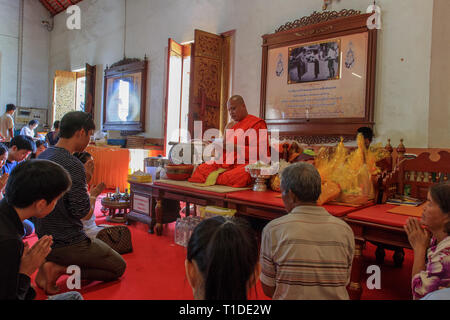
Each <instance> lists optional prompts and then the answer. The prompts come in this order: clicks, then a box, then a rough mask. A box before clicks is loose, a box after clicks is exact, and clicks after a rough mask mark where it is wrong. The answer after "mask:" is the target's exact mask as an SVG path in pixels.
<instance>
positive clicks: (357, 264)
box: [347, 239, 365, 300]
mask: <svg viewBox="0 0 450 320" xmlns="http://www.w3.org/2000/svg"><path fill="white" fill-rule="evenodd" d="M364 245H365V242H364V241H363V240H357V239H355V254H354V256H353V264H352V273H351V276H350V284H349V285H348V288H347V290H348V293H349V296H350V299H352V300H361V295H362V273H363V270H362V268H363V256H362V251H363V249H364Z"/></svg>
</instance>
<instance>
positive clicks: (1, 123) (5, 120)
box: [0, 113, 14, 142]
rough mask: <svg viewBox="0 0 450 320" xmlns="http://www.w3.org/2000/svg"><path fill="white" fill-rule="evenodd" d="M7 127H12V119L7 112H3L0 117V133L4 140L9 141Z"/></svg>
mask: <svg viewBox="0 0 450 320" xmlns="http://www.w3.org/2000/svg"><path fill="white" fill-rule="evenodd" d="M9 129H14V119H13V117H12V116H11V115H10V114H9V113H5V114H3V115H2V116H1V117H0V133H1V134H2V136H3V137H4V138H5V141H6V142H10V141H11V139H12V137H11V136H10V135H9Z"/></svg>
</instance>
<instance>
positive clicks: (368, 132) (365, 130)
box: [358, 127, 373, 142]
mask: <svg viewBox="0 0 450 320" xmlns="http://www.w3.org/2000/svg"><path fill="white" fill-rule="evenodd" d="M358 133H361V134H362V135H363V137H364V139H367V140H369V141H370V142H372V139H373V131H372V129H370V128H369V127H361V128H359V129H358Z"/></svg>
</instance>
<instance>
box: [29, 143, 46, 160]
mask: <svg viewBox="0 0 450 320" xmlns="http://www.w3.org/2000/svg"><path fill="white" fill-rule="evenodd" d="M47 148H48V144H47V142H45V141H44V140H37V141H36V152H34V153H32V154H31V155H30V159H37V157H38V156H39V155H40V154H41V153H42V152H44V151H45V150H46V149H47Z"/></svg>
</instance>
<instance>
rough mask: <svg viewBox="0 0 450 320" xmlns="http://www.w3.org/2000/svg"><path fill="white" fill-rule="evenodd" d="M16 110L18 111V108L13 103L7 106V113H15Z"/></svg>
mask: <svg viewBox="0 0 450 320" xmlns="http://www.w3.org/2000/svg"><path fill="white" fill-rule="evenodd" d="M14 110H16V106H15V105H13V104H12V103H10V104H7V105H6V112H10V111H14Z"/></svg>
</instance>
